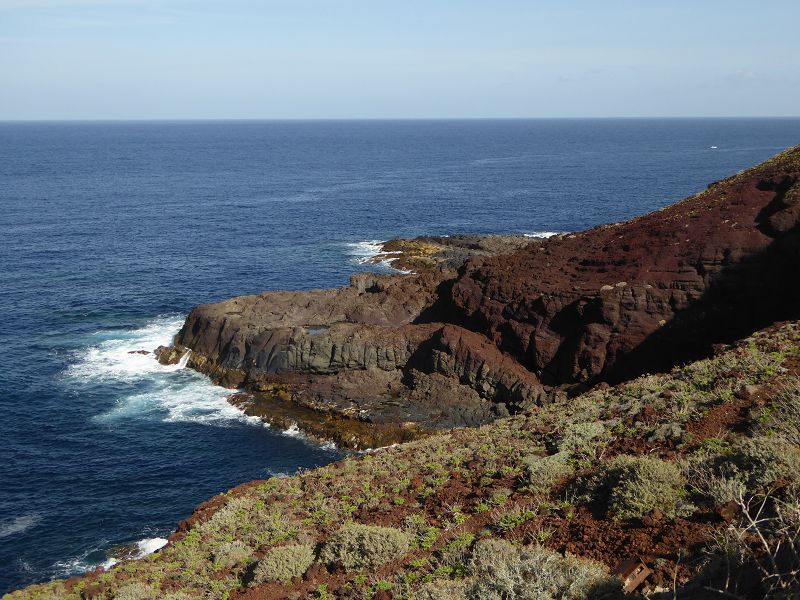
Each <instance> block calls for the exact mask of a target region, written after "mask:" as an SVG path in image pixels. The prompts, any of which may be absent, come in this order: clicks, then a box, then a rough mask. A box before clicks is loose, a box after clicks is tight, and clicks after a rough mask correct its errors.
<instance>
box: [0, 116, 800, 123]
mask: <svg viewBox="0 0 800 600" xmlns="http://www.w3.org/2000/svg"><path fill="white" fill-rule="evenodd" d="M679 119H684V120H699V119H719V120H724V119H731V120H733V119H764V120H767V119H776V120H777V119H800V114H798V115H768V116H764V115H717V116H705V115H678V116H676V115H671V116H658V115H653V116H603V117H567V116H565V117H114V118H102V117H101V118H74V119H72V118H31V119H4V118H0V123H3V124H7V123H159V122H162V123H168V122H172V123H175V122H186V123H189V122H194V123H198V122H217V123H220V122H241V123H246V122H251V123H254V122H262V123H264V122H337V121H341V122H348V121H349V122H353V121H361V122H366V121H384V122H385V121H603V120H608V121H610V120H631V121H632V120H679Z"/></svg>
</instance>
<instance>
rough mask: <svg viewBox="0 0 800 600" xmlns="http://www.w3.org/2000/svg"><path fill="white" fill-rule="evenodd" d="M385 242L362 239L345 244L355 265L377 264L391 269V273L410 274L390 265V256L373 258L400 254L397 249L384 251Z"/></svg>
mask: <svg viewBox="0 0 800 600" xmlns="http://www.w3.org/2000/svg"><path fill="white" fill-rule="evenodd" d="M385 243H386V242H384V241H381V240H364V241H361V242H352V243H348V244H345V245H346V246H347V248H348V249H349V253H350V256H351V257H352V259H351V261H352V262H353V263H355V264H357V265H373V266H374V265H378V266H382V267H384V268H385V269H387V270H389V271H391V272H392V273H401V274H403V275H410V274H411V273H412V271H404V270H403V269H398V268H396V267H393V266H392V259H391V258H382V259H381V260H375V259H376V257H378V256H380V257H389V256H390V255H392V254H402V252H400V251H399V250H398V251H390V252H384V251H383V250H382V249H383V244H385Z"/></svg>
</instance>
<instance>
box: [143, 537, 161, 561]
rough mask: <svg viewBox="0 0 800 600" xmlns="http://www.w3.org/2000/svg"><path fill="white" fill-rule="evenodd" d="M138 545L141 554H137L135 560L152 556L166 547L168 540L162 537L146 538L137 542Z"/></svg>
mask: <svg viewBox="0 0 800 600" xmlns="http://www.w3.org/2000/svg"><path fill="white" fill-rule="evenodd" d="M136 545H137V546H138V547H139V552H137V554H136V556H135V558H144V557H145V556H147V555H148V554H152V553H153V552H155V551H157V550H161V548H163V547H164V546H166V545H167V539H166V538H160V537H154V538H145V539H143V540H139V541H138V542H136Z"/></svg>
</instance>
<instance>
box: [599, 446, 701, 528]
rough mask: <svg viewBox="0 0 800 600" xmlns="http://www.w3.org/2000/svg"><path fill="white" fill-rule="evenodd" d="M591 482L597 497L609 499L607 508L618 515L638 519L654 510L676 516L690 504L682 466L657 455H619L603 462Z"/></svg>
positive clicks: (618, 516)
mask: <svg viewBox="0 0 800 600" xmlns="http://www.w3.org/2000/svg"><path fill="white" fill-rule="evenodd" d="M592 485H593V487H594V489H593V495H594V497H595V499H607V509H608V511H609V512H610V513H611V514H612V515H614V516H615V517H616V518H618V519H639V518H642V517H644V516H646V515H648V514H650V513H651V512H653V511H654V510H659V511H661V512H662V513H663V514H664V515H666V516H667V517H669V518H674V517H675V516H677V515H678V514H683V513H684V511H685V510H686V508H687V507H686V505H685V504H684V503H683V498H684V496H685V489H684V486H685V485H686V478H685V476H684V474H683V470H682V469H681V468H680V467H679V466H678V465H676V464H675V463H671V462H668V461H664V460H661V459H659V458H656V457H654V456H630V455H627V454H623V455H620V456H618V457H616V458H615V459H613V460H611V461H609V462H608V463H607V464H606V465H604V466H603V468H602V469H601V472H600V476H599V479H598V480H596V481H595V482H593V484H592Z"/></svg>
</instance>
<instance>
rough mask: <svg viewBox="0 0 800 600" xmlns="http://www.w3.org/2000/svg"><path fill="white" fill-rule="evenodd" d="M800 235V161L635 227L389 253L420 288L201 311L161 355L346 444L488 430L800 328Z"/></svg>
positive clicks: (432, 244) (391, 247)
mask: <svg viewBox="0 0 800 600" xmlns="http://www.w3.org/2000/svg"><path fill="white" fill-rule="evenodd" d="M798 223H800V147H798V148H793V149H790V150H788V151H786V152H784V153H782V154H780V155H778V156H776V157H774V158H773V159H771V160H769V161H767V162H766V163H764V164H762V165H759V166H757V167H754V168H752V169H749V170H747V171H744V172H742V173H740V174H738V175H736V176H734V177H731V178H729V179H726V180H724V181H721V182H717V183H715V184H712V185H711V186H709V189H707V190H706V191H704V192H702V193H700V194H697V195H695V196H692V197H690V198H688V199H686V200H683V201H681V202H678V203H676V204H674V205H672V206H669V207H667V208H665V209H662V210H660V211H656V212H654V213H651V214H648V215H645V216H642V217H639V218H636V219H633V220H631V221H628V222H626V223H620V224H614V225H605V226H601V227H597V228H594V229H591V230H589V231H586V232H582V233H573V234H562V235H558V236H555V237H553V238H550V239H548V240H531V239H528V238H522V237H520V236H488V237H478V236H456V237H453V238H418V239H416V240H395V241H392V242H387V243H386V244H384V252H385V253H384V254H383V255H381V256H380V257H379V260H391V261H394V264H395V266H398V267H399V268H403V269H407V270H413V271H415V274H414V275H410V276H401V275H394V276H378V275H373V274H359V275H356V276H354V277H353V278H352V279H351V283H350V286H349V287H346V288H341V289H337V290H313V291H308V292H266V293H262V294H259V295H255V296H245V297H240V298H233V299H231V300H227V301H225V302H220V303H217V304H210V305H203V306H198V307H196V308H195V309H193V310H192V312H191V314H190V315H189V317H188V318H187V320H186V323H185V324H184V327H183V328H182V329H181V331H180V333H179V334H178V336H177V337H176V339H175V345H174V346H173V347H170V348H161V349H159V351H158V355H159V359H160V360H162V361H164V362H175V361H177V360H179V359H180V357H181V356H183V355H184V354H185V352H186V351H187V350H191V351H192V353H191V355H190V356H188V366H190V367H192V368H195V369H197V370H199V371H201V372H204V373H207V374H208V375H209V376H211V377H212V378H214V379H215V380H216V381H218V382H220V383H222V384H224V385H227V386H228V387H241V388H244V389H245V390H246V391H247V392H248V393H249V394H250V395H249V396H238V397H237V398H238V399H237V400H235V402H236V403H237V404H239V405H241V406H243V407H244V408H245V410H246V411H248V412H250V413H251V414H258V415H261V416H265V415H268V414H270V408H269V407H270V406H272V407H273V408H275V407H277V406H278V405H280V406H281V407H283V408H281V411H280V412H281V414H282V415H284V416H283V417H282V419H283V420H282V421H281V423H283V424H285V423H286V422H289V421H290V420H291V419H292V417H291V416H286V415H289V414H290V413H291V407H296V408H297V411H298V417H297V420H298V421H300V422H301V426H302V424H303V423H307V424H308V425H309V427H307V428H308V429H311V430H315V431H316V433H317V434H318V435H320V436H321V437H328V438H335V439H337V441H339V442H340V443H343V444H345V445H353V446H358V445H364V444H367V445H373V444H374V443H388V442H390V441H392V440H393V439H394V440H396V441H399V440H402V439H408V438H409V436H411V437H413V436H416V435H418V434H420V433H421V432H423V431H425V430H427V429H436V428H442V427H453V426H460V425H477V424H481V423H485V422H488V421H491V420H493V419H494V418H496V417H497V416H502V415H505V414H508V413H509V412H518V411H522V410H528V409H530V408H531V407H533V406H536V405H539V404H542V403H544V402H546V401H547V400H548V399H549V398H551V397H552V396H553V395H555V394H563V393H564V391H563V389H564V388H565V387H567V388H569V387H570V386H572V391H578V390H580V389H586V387H587V386H590V385H594V384H597V383H598V382H600V381H618V380H621V379H624V378H627V377H630V376H633V375H636V374H639V373H641V372H644V371H651V372H652V371H656V370H661V369H665V368H668V367H670V366H671V365H673V364H675V363H676V362H679V361H683V360H688V359H690V358H693V357H695V356H697V355H701V354H704V353H710V352H711V349H712V347H713V345H714V344H716V343H720V342H727V341H731V340H734V339H737V338H739V337H742V336H743V335H746V334H747V333H749V332H751V331H753V330H755V329H757V328H759V327H763V326H765V325H767V324H768V323H770V322H772V321H775V320H778V319H787V318H792V317H796V316H797V315H798V313H800V284H798V277H797V274H798V267H797V265H798V264H800V263H799V262H798V261H800V227H799V226H798ZM465 261H466V262H465ZM456 268H459V269H460V270H459V271H458V272H456V271H455V269H456ZM273 412H275V411H273ZM300 413H302V414H300ZM314 415H318V416H319V419H315V417H314ZM320 422H324V423H326V425H325V426H324V427H323V426H321V425H320ZM363 423H370V424H380V425H381V427H382V429H381V434H380V435H378V436H377V437H375V438H373V439H371V438H370V436H369V435H368V434H365V427H364V426H363V425H362V424H363ZM350 426H352V427H350ZM393 427H394V433H391V432H392V428H393ZM337 428H341V433H340V435H335V434H334V433H332V432H335V431H338V429H337ZM350 429H352V431H351V430H350ZM366 429H368V428H366ZM356 430H357V431H356ZM377 430H378V429H377V428H376V429H375V431H377ZM387 432H388V433H387ZM395 434H396V435H395ZM393 436H394V437H393ZM359 440H360V441H359Z"/></svg>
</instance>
